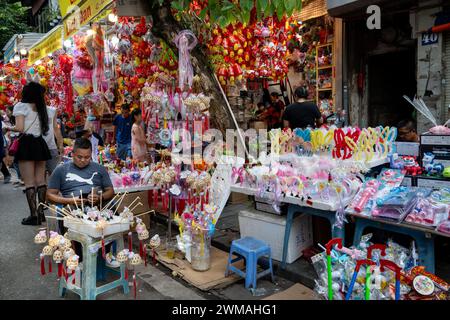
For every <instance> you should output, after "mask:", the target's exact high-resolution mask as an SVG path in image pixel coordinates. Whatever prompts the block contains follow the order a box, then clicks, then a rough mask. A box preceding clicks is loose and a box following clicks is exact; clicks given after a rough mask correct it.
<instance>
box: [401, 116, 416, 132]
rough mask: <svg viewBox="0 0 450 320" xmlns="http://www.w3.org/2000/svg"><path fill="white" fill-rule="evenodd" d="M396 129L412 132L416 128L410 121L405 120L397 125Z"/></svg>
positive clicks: (412, 121)
mask: <svg viewBox="0 0 450 320" xmlns="http://www.w3.org/2000/svg"><path fill="white" fill-rule="evenodd" d="M397 128H406V129H409V130H414V129H415V128H416V124H415V122H414V120H412V119H405V120H402V121H400V122H399V123H398V125H397Z"/></svg>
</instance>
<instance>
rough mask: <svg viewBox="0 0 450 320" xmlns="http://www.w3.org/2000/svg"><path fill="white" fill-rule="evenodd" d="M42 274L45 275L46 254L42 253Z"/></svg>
mask: <svg viewBox="0 0 450 320" xmlns="http://www.w3.org/2000/svg"><path fill="white" fill-rule="evenodd" d="M40 258H41V275H45V256H44V255H43V254H41V256H40Z"/></svg>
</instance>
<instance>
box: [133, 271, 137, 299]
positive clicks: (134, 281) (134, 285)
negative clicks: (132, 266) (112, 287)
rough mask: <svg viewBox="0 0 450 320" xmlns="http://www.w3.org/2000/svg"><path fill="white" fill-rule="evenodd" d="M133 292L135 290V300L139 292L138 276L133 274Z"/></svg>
mask: <svg viewBox="0 0 450 320" xmlns="http://www.w3.org/2000/svg"><path fill="white" fill-rule="evenodd" d="M133 290H134V298H135V299H136V295H137V290H136V274H135V273H133Z"/></svg>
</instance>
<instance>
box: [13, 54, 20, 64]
mask: <svg viewBox="0 0 450 320" xmlns="http://www.w3.org/2000/svg"><path fill="white" fill-rule="evenodd" d="M14 61H16V62H19V61H20V56H19V55H18V54H16V55H15V56H14Z"/></svg>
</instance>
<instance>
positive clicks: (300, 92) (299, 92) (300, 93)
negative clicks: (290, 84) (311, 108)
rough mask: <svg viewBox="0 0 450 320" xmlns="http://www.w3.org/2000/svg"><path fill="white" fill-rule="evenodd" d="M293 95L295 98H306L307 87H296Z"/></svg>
mask: <svg viewBox="0 0 450 320" xmlns="http://www.w3.org/2000/svg"><path fill="white" fill-rule="evenodd" d="M295 96H296V97H297V98H303V99H307V98H308V89H306V87H303V86H302V87H298V88H297V89H295Z"/></svg>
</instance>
